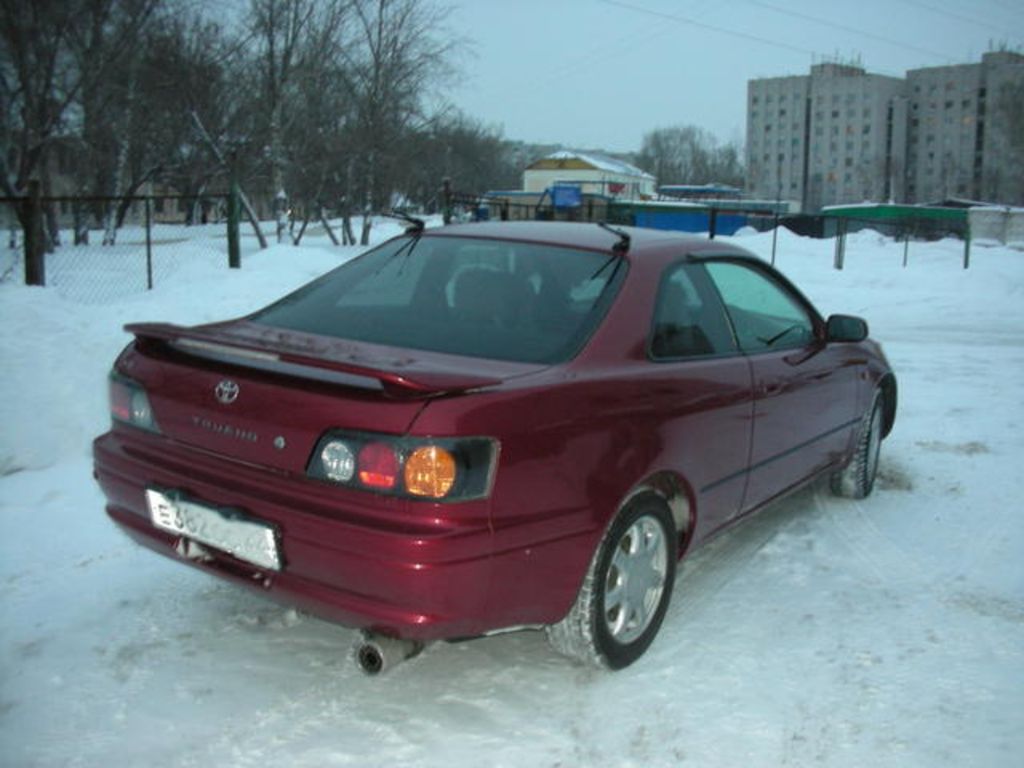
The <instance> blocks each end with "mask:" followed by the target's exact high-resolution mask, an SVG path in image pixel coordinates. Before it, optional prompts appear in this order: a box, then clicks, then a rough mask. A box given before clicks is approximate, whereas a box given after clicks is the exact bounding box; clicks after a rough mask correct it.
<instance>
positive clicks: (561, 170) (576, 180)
mask: <svg viewBox="0 0 1024 768" xmlns="http://www.w3.org/2000/svg"><path fill="white" fill-rule="evenodd" d="M559 183H567V184H578V185H579V186H580V189H581V191H582V192H583V193H584V194H596V195H608V196H609V197H615V198H620V199H623V200H640V199H643V198H648V197H653V196H654V194H655V186H656V185H657V181H656V180H655V178H654V177H653V176H652V175H651V174H649V173H647V172H646V171H642V170H640V169H639V168H637V167H636V166H635V165H630V164H629V163H626V162H623V161H622V160H616V159H615V158H612V157H607V156H605V155H598V154H596V153H590V152H573V151H566V150H563V151H560V152H554V153H552V154H550V155H548V156H547V157H543V158H541V159H540V160H537V161H536V162H534V163H532V164H531V165H529V166H527V168H526V170H525V171H524V172H523V190H524V191H526V192H536V193H543V192H544V190H546V189H549V188H550V187H552V186H554V185H555V184H559Z"/></svg>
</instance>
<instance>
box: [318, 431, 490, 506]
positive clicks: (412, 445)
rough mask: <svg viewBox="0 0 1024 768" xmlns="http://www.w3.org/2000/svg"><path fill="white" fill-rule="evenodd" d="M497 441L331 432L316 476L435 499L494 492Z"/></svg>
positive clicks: (322, 442) (461, 498)
mask: <svg viewBox="0 0 1024 768" xmlns="http://www.w3.org/2000/svg"><path fill="white" fill-rule="evenodd" d="M497 455H498V450H497V443H496V442H495V441H494V440H491V439H488V438H482V437H471V438H410V437H391V436H387V435H373V434H367V433H363V432H341V431H336V432H333V431H332V432H329V433H327V434H326V435H324V436H323V437H322V438H321V439H320V441H319V443H318V444H317V446H316V450H314V451H313V457H312V458H311V459H310V462H309V466H308V468H307V473H308V474H309V475H310V476H311V477H315V478H318V479H320V480H326V481H328V482H332V483H337V484H339V485H344V486H348V487H351V488H362V489H364V490H369V491H376V492H378V493H386V494H389V495H394V496H406V497H411V498H418V499H429V500H434V501H465V500H468V499H480V498H484V497H486V496H487V494H488V493H490V488H491V480H492V475H493V473H494V465H495V462H496V460H497Z"/></svg>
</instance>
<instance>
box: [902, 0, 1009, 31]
mask: <svg viewBox="0 0 1024 768" xmlns="http://www.w3.org/2000/svg"><path fill="white" fill-rule="evenodd" d="M903 2H904V3H905V4H906V5H912V6H914V7H916V8H921V9H922V10H925V11H930V12H931V13H937V14H939V15H940V16H946V17H948V18H950V19H956V20H957V21H966V22H967V23H968V24H974V25H975V26H978V27H982V28H984V29H989V30H992V31H993V32H995V33H997V34H1000V35H1004V34H1006V29H1004V28H1002V27H996V26H993V25H992V24H986V23H985V22H984V21H979V20H978V19H976V18H974V17H973V16H965V15H963V14H962V13H953V12H952V11H946V10H943V9H942V8H936V7H935V6H934V5H928V3H922V2H919V0H903Z"/></svg>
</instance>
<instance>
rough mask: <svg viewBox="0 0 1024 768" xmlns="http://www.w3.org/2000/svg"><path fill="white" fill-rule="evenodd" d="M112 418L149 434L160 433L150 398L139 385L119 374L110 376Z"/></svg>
mask: <svg viewBox="0 0 1024 768" xmlns="http://www.w3.org/2000/svg"><path fill="white" fill-rule="evenodd" d="M110 416H111V418H112V419H113V420H114V421H117V422H120V423H122V424H131V425H132V426H133V427H138V428H139V429H145V430H148V431H149V432H159V431H160V428H159V427H158V426H157V425H156V419H155V418H154V416H153V409H152V407H150V404H149V398H148V397H147V396H146V390H144V389H143V388H142V387H141V386H140V385H139V384H137V383H136V382H134V381H132V380H131V379H128V378H125V377H124V376H121V375H120V374H118V373H111V374H110Z"/></svg>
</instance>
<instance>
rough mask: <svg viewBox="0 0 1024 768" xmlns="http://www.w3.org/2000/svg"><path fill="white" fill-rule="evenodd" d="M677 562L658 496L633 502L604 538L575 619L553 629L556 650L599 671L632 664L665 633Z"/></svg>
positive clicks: (673, 536)
mask: <svg viewBox="0 0 1024 768" xmlns="http://www.w3.org/2000/svg"><path fill="white" fill-rule="evenodd" d="M648 556H649V557H648ZM677 556H678V548H677V541H676V531H675V524H674V523H673V521H672V514H671V512H670V510H669V508H668V506H667V505H666V504H665V502H664V501H662V500H661V499H660V498H658V497H656V496H642V497H638V498H636V499H634V500H633V501H631V502H629V503H628V504H627V505H626V506H625V507H624V508H623V509H622V511H621V512H620V513H619V515H618V517H616V518H615V520H614V522H613V523H612V524H611V526H610V527H609V528H608V530H607V531H606V532H605V535H604V537H603V538H602V539H601V543H600V544H599V545H598V547H597V551H596V552H595V553H594V556H593V558H592V559H591V562H590V566H589V568H588V569H587V575H586V577H585V578H584V580H583V586H581V587H580V591H579V594H578V595H577V597H576V602H575V603H574V604H573V606H572V608H571V609H569V613H568V614H566V616H565V618H564V619H562V620H561V621H560V622H558V623H557V624H552V625H551V626H549V627H548V628H547V632H548V639H549V640H550V642H551V644H552V646H554V648H555V650H557V651H558V652H559V653H562V654H564V655H566V656H569V657H572V658H575V659H579V660H581V661H583V662H586V663H588V664H592V665H594V666H599V667H606V668H608V669H622V668H623V667H627V666H629V665H630V664H632V663H633V662H634V661H636V660H637V659H638V658H640V656H642V655H643V653H644V652H645V651H646V650H647V648H648V646H650V644H651V641H653V640H654V637H655V635H657V634H658V630H659V629H660V628H661V622H662V620H663V619H664V618H665V611H666V610H667V609H668V604H669V601H670V600H671V598H672V586H673V584H674V582H675V576H676V558H677Z"/></svg>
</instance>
